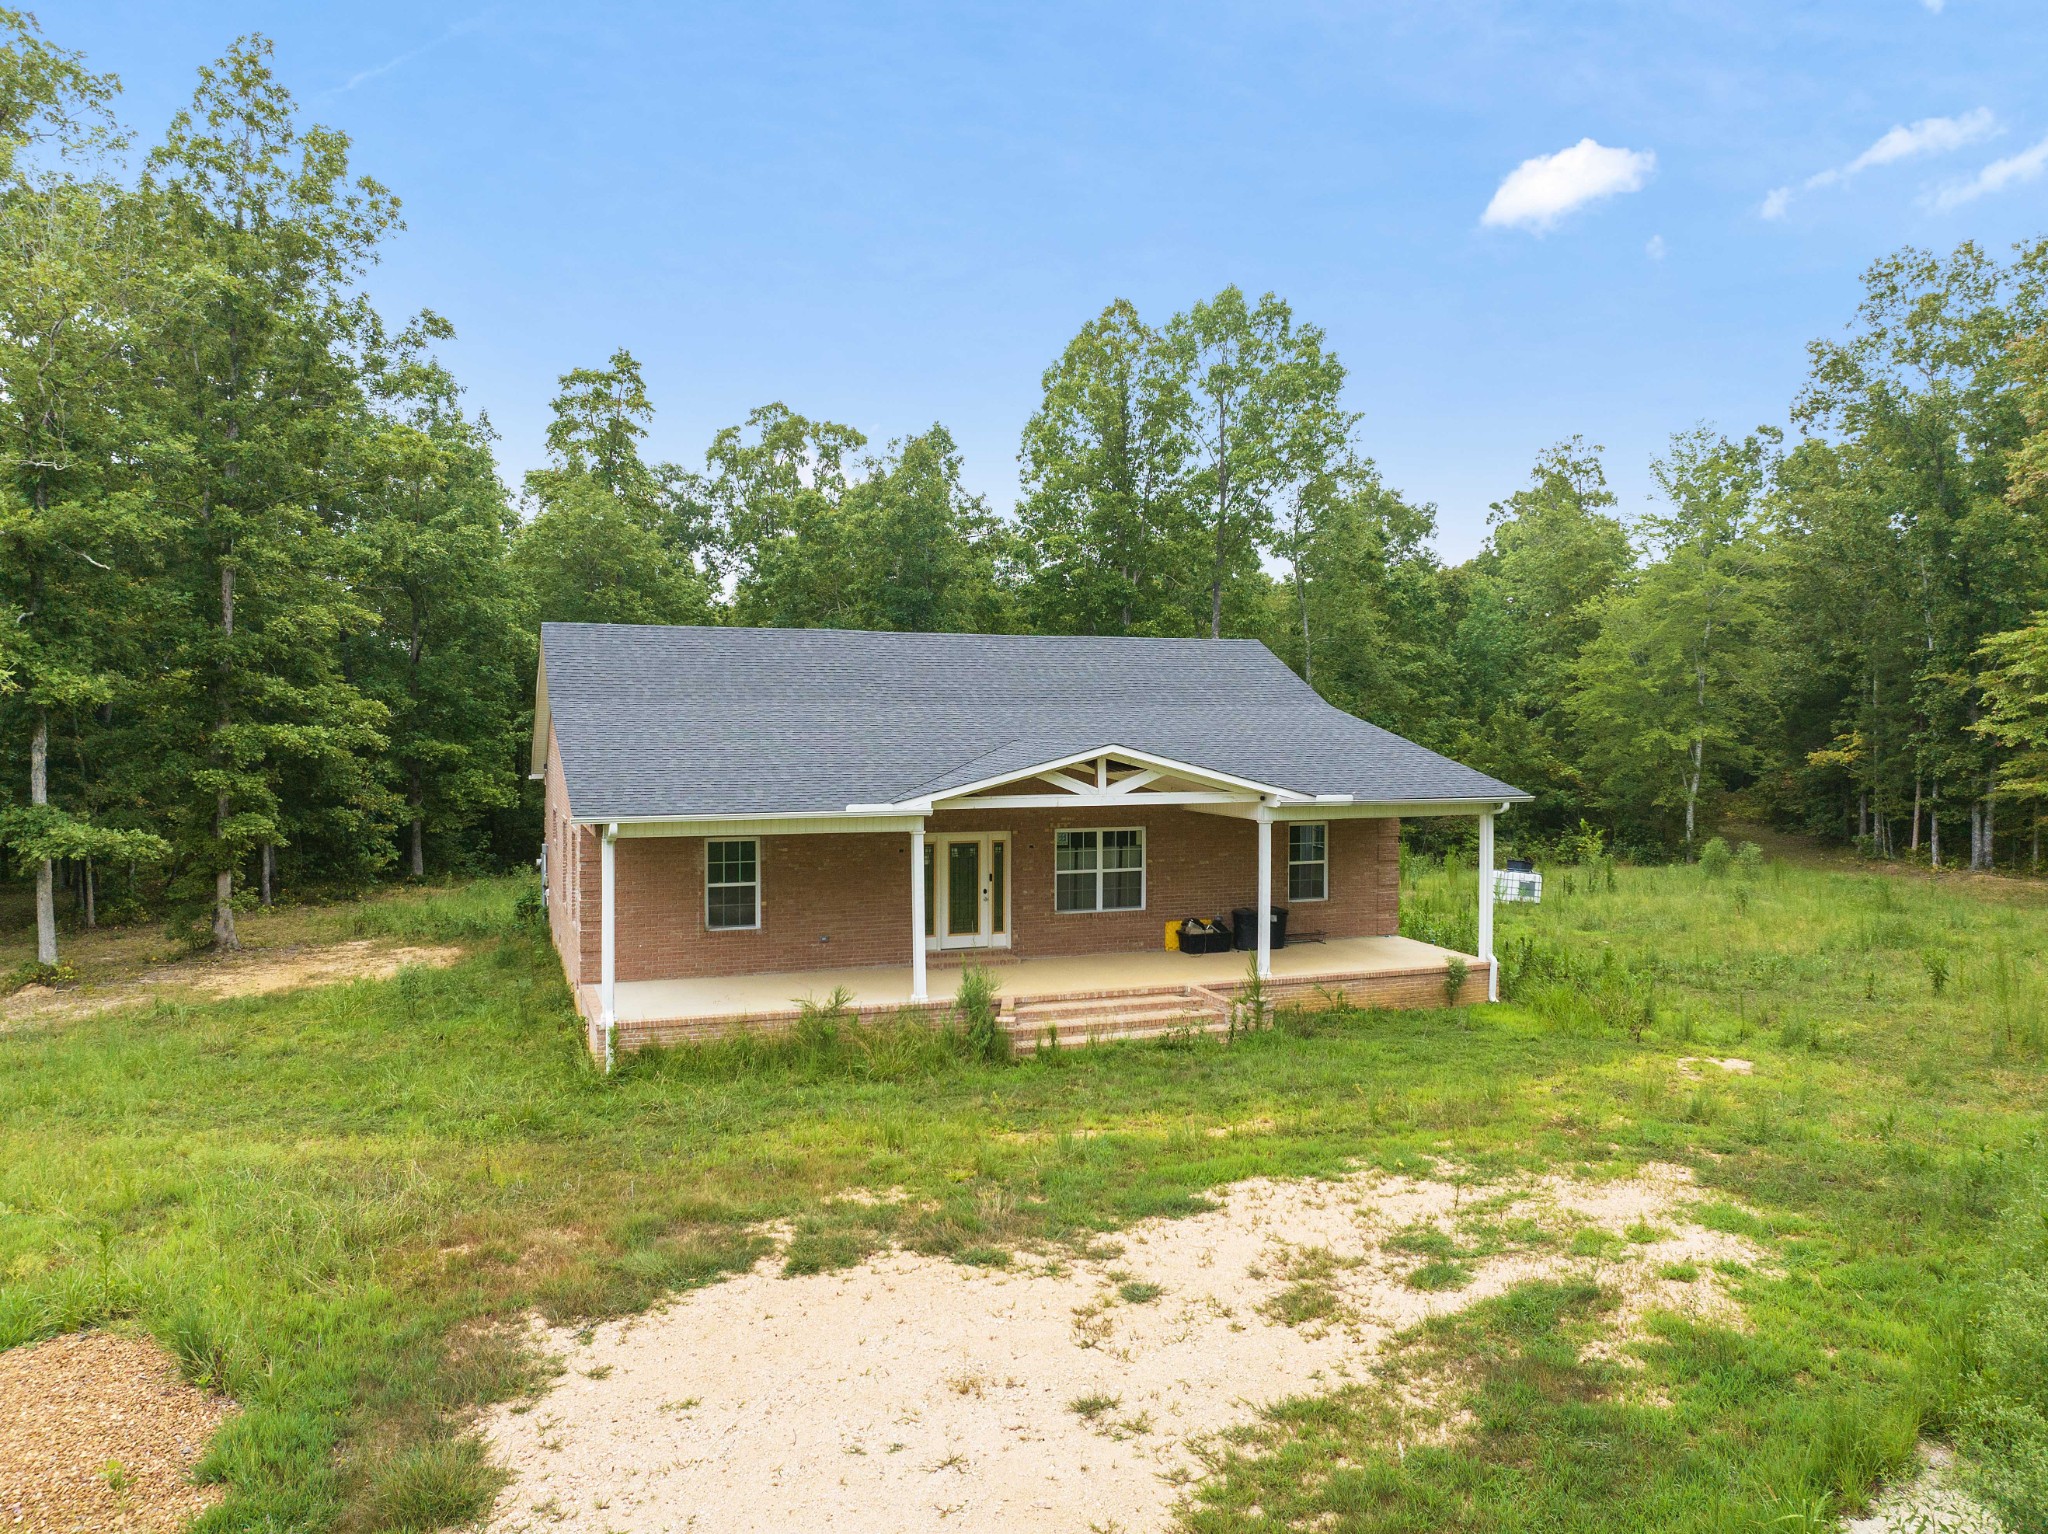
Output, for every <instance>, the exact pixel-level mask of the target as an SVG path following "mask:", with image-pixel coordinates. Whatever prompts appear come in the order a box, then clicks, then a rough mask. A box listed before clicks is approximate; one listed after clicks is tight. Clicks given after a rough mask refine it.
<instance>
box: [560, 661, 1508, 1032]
mask: <svg viewBox="0 0 2048 1534" xmlns="http://www.w3.org/2000/svg"><path fill="white" fill-rule="evenodd" d="M532 771H533V775H534V776H535V777H536V778H539V779H541V780H542V781H543V782H544V783H545V785H546V790H545V813H546V840H545V848H544V852H543V855H542V858H541V872H542V884H543V889H544V898H545V902H546V908H547V915H548V921H549V926H550V930H551V932H552V934H553V938H554V942H555V946H556V948H557V950H558V951H559V952H560V954H561V956H562V964H563V968H564V970H565V971H566V973H567V976H568V979H569V983H570V985H571V986H572V987H573V988H574V991H575V994H576V997H577V1003H578V1006H579V1008H580V1009H581V1011H582V1012H583V1015H584V1017H585V1019H586V1021H587V1023H588V1027H589V1036H590V1041H591V1046H592V1048H593V1049H594V1050H595V1051H597V1052H598V1053H600V1054H601V1055H603V1056H604V1057H605V1058H606V1059H607V1060H609V1059H610V1058H611V1056H612V1053H613V1051H614V1050H615V1049H616V1048H620V1047H632V1046H634V1045H638V1044H642V1043H647V1042H652V1041H672V1040H680V1039H689V1038H695V1037H703V1036H707V1035H710V1034H715V1033H718V1032H722V1031H726V1030H729V1029H731V1028H735V1027H741V1026H756V1027H766V1028H773V1027H778V1026H786V1025H787V1023H788V1022H789V1020H790V1019H792V1018H793V1017H794V1016H795V1015H796V1010H797V1007H798V1005H799V1003H800V1002H801V1001H802V1000H803V999H804V998H806V997H814V998H822V997H824V996H827V995H829V994H831V993H832V992H834V991H842V992H844V993H845V997H846V999H847V1001H848V1003H849V1004H850V1005H851V1006H852V1007H853V1008H854V1009H855V1010H856V1011H859V1012H862V1013H867V1014H880V1013H886V1012H894V1011H900V1010H902V1009H905V1008H925V1009H930V1010H934V1011H937V1010H943V1009H945V1008H946V1007H948V1006H949V1005H950V997H951V993H952V988H953V979H954V976H955V975H956V974H957V971H958V969H959V968H960V967H962V966H964V965H966V964H970V963H971V964H976V965H982V966H987V967H989V968H990V969H991V970H992V972H993V973H994V974H995V976H996V978H997V979H998V981H999V986H1000V992H999V994H1000V995H1001V997H1002V1009H1003V1016H1004V1019H1005V1021H1006V1022H1007V1023H1008V1024H1009V1026H1010V1027H1011V1028H1012V1030H1013V1032H1014V1034H1015V1036H1016V1037H1017V1038H1018V1039H1019V1040H1020V1041H1021V1042H1029V1043H1033V1044H1035V1043H1038V1042H1044V1041H1046V1040H1052V1041H1054V1042H1062V1043H1063V1042H1070V1041H1075V1040H1082V1039H1087V1038H1095V1037H1102V1036H1132V1035H1141V1034H1144V1033H1147V1032H1157V1031H1161V1030H1163V1029H1165V1028H1168V1027H1183V1026H1188V1025H1190V1024H1194V1025H1206V1024H1209V1023H1216V1022H1220V1021H1222V1020H1223V1019H1225V1018H1226V1017H1227V1016H1228V1015H1229V1012H1230V1008H1231V1005H1232V1003H1233V1002H1234V1001H1238V1000H1241V999H1242V998H1243V996H1244V993H1245V990H1246V987H1247V985H1248V984H1249V983H1250V982H1251V981H1252V980H1253V978H1254V977H1256V979H1257V983H1258V986H1259V989H1260V990H1261V991H1262V992H1263V994H1264V996H1265V997H1266V998H1267V999H1281V1000H1284V999H1286V998H1287V997H1288V996H1291V995H1306V994H1309V993H1312V992H1313V993H1319V994H1325V995H1331V996H1336V995H1346V996H1349V997H1351V998H1352V999H1354V1000H1358V1001H1361V1002H1367V1003H1370V1004H1379V1005H1425V1004H1432V1003H1434V1004H1442V1003H1443V1002H1444V1000H1445V998H1446V994H1447V989H1448V987H1447V977H1448V976H1454V975H1455V974H1456V973H1458V972H1459V967H1460V966H1462V967H1463V973H1464V974H1465V976H1466V979H1465V981H1464V986H1465V990H1464V991H1463V992H1462V993H1461V996H1460V999H1461V1000H1463V999H1481V998H1484V997H1486V996H1488V995H1490V994H1491V993H1492V987H1493V984H1494V981H1493V966H1492V963H1491V927H1492V902H1491V901H1490V900H1482V901H1481V902H1480V929H1479V930H1480V938H1479V943H1478V948H1479V952H1478V953H1477V954H1472V955H1458V954H1452V953H1450V952H1448V951H1447V950H1443V949H1438V948H1433V947H1431V946H1430V945H1428V944H1423V943H1416V942H1413V941H1411V940H1409V939H1405V938H1402V937H1400V936H1399V935H1398V931H1399V915H1400V913H1399V884H1398V877H1397V876H1398V871H1399V828H1400V817H1402V816H1404V815H1472V816H1476V817H1477V818H1478V821H1479V830H1480V844H1481V869H1482V870H1490V868H1491V864H1492V829H1493V815H1494V814H1495V813H1496V812H1497V811H1500V810H1503V809H1505V808H1506V807H1507V806H1508V805H1509V804H1511V803H1515V802H1518V801H1523V800H1526V799H1527V797H1528V796H1527V795H1525V794H1523V793H1521V792H1520V791H1519V790H1516V789H1514V788H1510V787H1509V786H1508V785H1506V784H1504V783H1500V782H1497V781H1495V780H1494V779H1492V778H1489V777H1487V776H1485V775H1484V774H1482V773H1479V772H1477V771H1474V770H1473V769H1471V768H1469V767H1465V766H1462V765H1460V764H1459V763H1457V762H1453V761H1450V760H1448V759H1446V758H1444V757H1442V756H1438V755H1437V754H1436V753H1434V752H1431V751H1427V750H1424V749H1423V748H1422V747H1420V746H1418V745H1415V744H1414V743H1413V742H1411V741H1407V740H1403V739H1402V738H1401V737H1399V736H1397V735H1393V734H1390V733H1389V732H1387V731H1385V730H1382V729H1380V728H1378V727H1377V726H1375V725H1371V724H1367V723H1366V722H1364V721H1363V720H1360V719H1357V718H1354V717H1353V716H1351V715H1349V714H1346V713H1344V712H1342V711H1341V710H1339V709H1336V708H1333V707H1331V706H1330V705H1329V704H1327V703H1325V702H1323V700H1322V699H1321V698H1320V697H1318V696H1317V694H1316V693H1315V692H1314V691H1313V690H1312V689H1310V688H1309V687H1308V686H1307V685H1306V684H1304V683H1303V682H1302V681H1301V680H1300V678H1298V677H1297V676H1295V674H1294V673H1293V672H1292V671H1290V670H1289V669H1288V668H1287V667H1286V666H1285V665H1283V664H1282V663H1281V662H1280V661H1279V660H1278V659H1277V658H1276V657H1275V656H1274V655H1273V654H1272V652H1270V651H1269V650H1267V649H1266V648H1265V646H1263V645H1261V644H1258V643H1256V642H1254V641H1250V640H1183V639H1097V638H1058V637H1045V636H1023V635H979V634H891V633H849V632H840V631H836V630H808V629H738V628H656V627H638V626H630V625H616V624H572V623H550V624H545V625H543V626H542V629H541V664H540V675H539V681H538V685H537V689H536V698H535V709H534V734H533V758H532ZM1483 887H1484V874H1482V888H1483ZM1282 913H1284V915H1283V914H1282ZM1186 918H1203V919H1212V918H1213V919H1219V920H1221V921H1222V922H1224V923H1226V924H1228V925H1229V926H1230V927H1231V930H1232V931H1233V933H1234V934H1235V935H1236V937H1237V939H1238V944H1239V946H1240V947H1241V948H1242V949H1243V951H1242V952H1208V953H1195V952H1192V951H1182V952H1176V951H1173V949H1172V948H1171V946H1170V944H1171V942H1172V940H1173V939H1174V938H1175V937H1177V935H1178V923H1180V922H1181V921H1182V920H1183V919H1186ZM1283 921H1284V923H1285V928H1284V931H1283V930H1282V926H1281V923H1282V922H1283ZM1169 928H1173V929H1175V930H1174V931H1172V932H1169ZM1212 941H1213V939H1212ZM1187 946H1188V947H1189V948H1192V947H1194V946H1196V945H1194V944H1190V945H1187Z"/></svg>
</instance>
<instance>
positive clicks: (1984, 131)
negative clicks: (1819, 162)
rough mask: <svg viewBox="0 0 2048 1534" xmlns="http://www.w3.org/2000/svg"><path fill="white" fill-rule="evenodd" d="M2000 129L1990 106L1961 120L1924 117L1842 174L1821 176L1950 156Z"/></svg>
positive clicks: (1893, 133) (1890, 136)
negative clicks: (1919, 159)
mask: <svg viewBox="0 0 2048 1534" xmlns="http://www.w3.org/2000/svg"><path fill="white" fill-rule="evenodd" d="M1997 129H1998V121H1997V119H1996V118H1994V117H1993V116H1992V115H1991V108H1989V107H1979V108H1977V110H1976V111H1974V112H1965V113H1963V115H1962V116H1961V117H1923V118H1921V119H1920V121H1918V122H1916V123H1913V124H1911V125H1910V126H1907V127H1898V128H1893V129H1892V130H1891V132H1889V133H1887V134H1885V136H1884V137H1883V138H1881V139H1879V140H1878V141H1877V142H1876V143H1875V144H1872V145H1871V146H1870V147H1869V148H1868V149H1866V150H1864V151H1863V153H1861V154H1859V155H1858V156H1856V158H1855V159H1853V160H1851V161H1850V162H1849V163H1848V164H1847V165H1845V166H1843V167H1842V168H1841V169H1840V170H1839V171H1822V172H1821V175H1822V176H1828V177H1839V176H1853V175H1855V174H1856V172H1858V171H1859V170H1869V169H1870V167H1871V166H1873V165H1890V164H1891V163H1892V162H1893V161H1895V160H1913V159H1918V158H1919V157H1920V156H1921V155H1927V154H1947V153H1949V152H1950V151H1951V150H1956V149H1961V148H1962V147H1963V146H1964V145H1965V144H1974V143H1975V142H1976V141H1977V140H1978V139H1980V138H1988V137H1989V136H1990V135H1991V134H1992V133H1994V132H1996V131H1997ZM1818 180H1819V177H1816V178H1815V179H1814V181H1809V182H1808V183H1807V185H1808V186H1812V185H1814V184H1815V182H1817V181H1818Z"/></svg>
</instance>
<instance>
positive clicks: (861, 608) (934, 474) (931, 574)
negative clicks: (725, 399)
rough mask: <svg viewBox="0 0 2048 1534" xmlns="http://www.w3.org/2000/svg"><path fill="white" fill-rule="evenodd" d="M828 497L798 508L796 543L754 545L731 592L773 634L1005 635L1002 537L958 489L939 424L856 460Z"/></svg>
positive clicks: (957, 472)
mask: <svg viewBox="0 0 2048 1534" xmlns="http://www.w3.org/2000/svg"><path fill="white" fill-rule="evenodd" d="M859 467H860V471H861V472H857V473H855V474H852V475H849V476H848V477H846V478H845V479H844V480H843V481H842V482H841V483H840V484H839V485H838V486H837V487H836V489H837V493H836V494H835V495H833V496H829V497H827V496H816V497H805V498H803V505H804V510H803V512H802V516H803V522H802V530H801V532H800V533H795V534H790V535H785V536H779V537H775V538H773V539H771V540H770V541H769V542H768V543H766V544H765V545H764V546H763V547H761V548H760V549H759V550H758V551H757V552H756V554H755V556H754V558H753V559H752V561H751V562H750V566H749V570H748V574H747V577H746V579H745V581H744V582H743V583H742V584H741V585H740V587H739V589H738V591H737V592H736V594H735V604H734V605H735V610H736V612H737V614H738V616H739V617H740V619H741V621H743V622H749V623H763V624H768V625H771V626H776V627H807V628H852V629H893V630H898V631H916V632H926V633H948V632H987V631H990V630H995V629H1000V628H1004V627H1007V626H1008V617H1009V605H1010V604H1009V592H1008V584H1009V583H1008V576H1007V569H1006V567H1007V564H1008V548H1009V542H1010V540H1009V538H1008V535H1007V533H1006V531H1005V529H1004V528H1003V526H1002V524H1001V523H1000V522H999V520H998V519H997V518H996V517H994V516H993V515H992V514H991V513H990V512H989V509H988V505H987V503H986V502H985V501H984V500H983V499H982V498H981V497H980V496H977V495H972V494H970V493H969V492H968V491H967V489H966V488H965V486H964V485H963V484H962V482H961V461H960V452H959V449H958V448H957V447H956V446H955V445H954V442H953V438H952V436H951V434H950V433H948V432H947V431H946V429H945V428H944V427H943V426H937V425H934V426H933V427H931V428H930V429H929V430H928V431H925V432H921V433H919V434H918V435H916V436H913V437H908V438H905V439H904V440H902V441H900V442H895V443H892V444H890V447H889V450H888V451H887V452H886V453H884V454H882V455H881V456H880V457H877V458H871V459H864V460H863V461H862V463H861V464H860V466H859Z"/></svg>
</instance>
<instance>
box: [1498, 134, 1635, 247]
mask: <svg viewBox="0 0 2048 1534" xmlns="http://www.w3.org/2000/svg"><path fill="white" fill-rule="evenodd" d="M1656 168H1657V156H1656V155H1655V154H1653V153H1651V152H1650V151H1649V150H1634V149H1609V148H1608V147H1607V146H1606V145H1604V144H1597V143H1595V142H1594V141H1593V140H1592V139H1589V138H1582V139H1580V140H1579V141H1578V142H1577V143H1576V144H1574V145H1572V147H1571V148H1569V149H1560V150H1559V151H1558V152H1557V153H1556V154H1543V155H1538V156H1536V158H1535V159H1533V160H1524V161H1523V162H1522V163H1521V164H1520V165H1517V166H1516V167H1515V168H1514V169H1513V170H1511V171H1509V172H1508V175H1507V179H1506V180H1504V181H1502V182H1501V184H1500V188H1499V190H1498V191H1496V192H1495V193H1494V194H1493V201H1491V202H1489V203H1488V204H1487V205H1486V211H1485V212H1484V213H1482V214H1481V215H1480V216H1479V222H1480V223H1482V224H1489V225H1496V226H1501V227H1513V226H1515V225H1521V226H1523V227H1525V228H1529V229H1536V230H1544V229H1548V228H1550V227H1551V226H1552V225H1553V224H1555V223H1556V222H1557V221H1558V220H1559V219H1560V218H1563V217H1564V216H1565V214H1567V213H1569V212H1571V211H1572V209H1574V208H1579V207H1584V206H1585V205H1586V204H1587V203H1589V202H1595V201H1598V200H1599V199H1600V198H1602V197H1612V196H1614V195H1615V194H1616V193H1618V192H1634V191H1640V190H1641V189H1642V186H1643V183H1644V182H1646V181H1648V180H1649V179H1650V173H1651V172H1652V171H1654V170H1655V169H1656Z"/></svg>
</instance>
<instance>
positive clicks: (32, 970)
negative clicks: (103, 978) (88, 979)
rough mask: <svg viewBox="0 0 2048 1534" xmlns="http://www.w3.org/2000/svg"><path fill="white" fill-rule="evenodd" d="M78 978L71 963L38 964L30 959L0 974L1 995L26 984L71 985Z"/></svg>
mask: <svg viewBox="0 0 2048 1534" xmlns="http://www.w3.org/2000/svg"><path fill="white" fill-rule="evenodd" d="M77 978H78V971H77V970H75V969H73V968H72V967H71V966H70V965H69V964H38V963H36V962H35V960H33V959H30V960H29V961H28V962H27V963H25V964H17V965H15V966H14V968H13V969H11V970H9V971H8V972H7V973H6V974H5V975H4V976H0V996H4V995H6V994H8V993H9V992H11V991H18V990H20V989H21V988H22V987H23V986H25V985H70V984H71V983H72V982H73V981H75V980H76V979H77Z"/></svg>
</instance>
